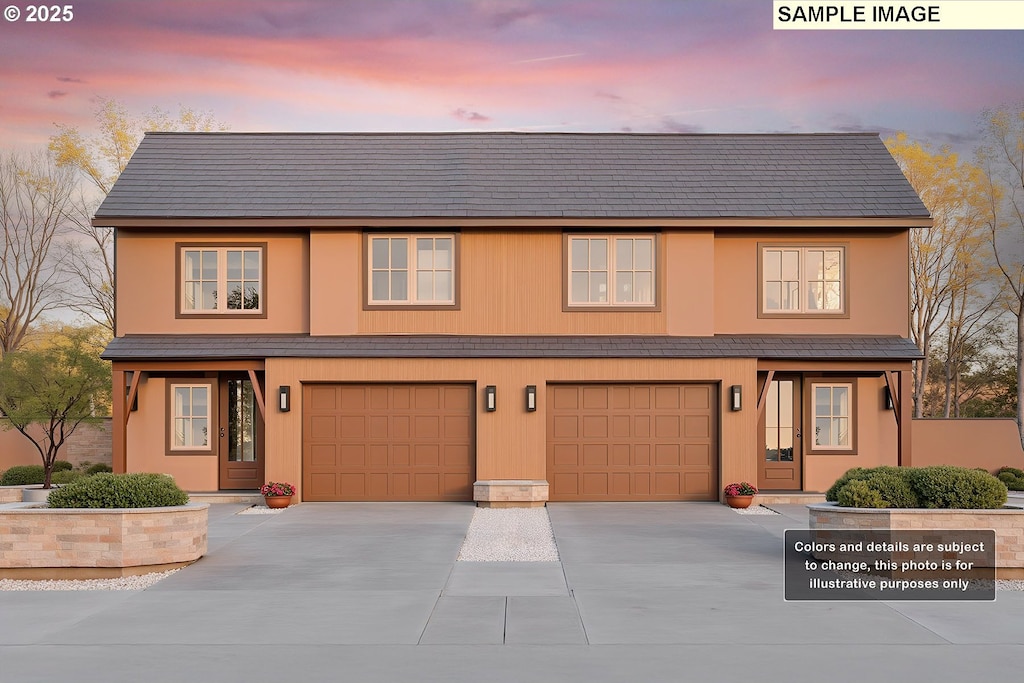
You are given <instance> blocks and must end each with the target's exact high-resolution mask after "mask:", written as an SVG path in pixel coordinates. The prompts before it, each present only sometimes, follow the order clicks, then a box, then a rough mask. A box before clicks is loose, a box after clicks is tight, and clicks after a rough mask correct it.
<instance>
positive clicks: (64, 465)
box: [53, 460, 75, 472]
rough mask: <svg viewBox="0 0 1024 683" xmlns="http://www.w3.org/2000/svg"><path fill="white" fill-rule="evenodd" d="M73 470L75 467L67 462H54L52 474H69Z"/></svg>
mask: <svg viewBox="0 0 1024 683" xmlns="http://www.w3.org/2000/svg"><path fill="white" fill-rule="evenodd" d="M73 469H75V466H74V465H72V464H71V463H69V462H68V461H67V460H54V461H53V471H54V472H70V471H71V470H73Z"/></svg>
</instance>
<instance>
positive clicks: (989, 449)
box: [913, 418, 1024, 472]
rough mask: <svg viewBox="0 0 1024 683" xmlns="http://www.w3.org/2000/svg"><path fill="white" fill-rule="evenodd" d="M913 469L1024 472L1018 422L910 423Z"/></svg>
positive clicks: (1023, 454) (959, 420)
mask: <svg viewBox="0 0 1024 683" xmlns="http://www.w3.org/2000/svg"><path fill="white" fill-rule="evenodd" d="M913 425H914V447H913V465H914V467H924V466H926V465H959V466H960V467H984V468H985V469H986V470H988V471H989V472H995V471H996V470H998V469H999V468H1000V467H1004V466H1010V467H1016V468H1018V469H1024V451H1022V450H1021V447H1020V436H1019V433H1018V432H1017V422H1016V420H1013V419H1011V418H991V419H976V420H971V419H962V418H961V419H956V420H937V419H923V420H913Z"/></svg>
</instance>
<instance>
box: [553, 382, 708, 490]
mask: <svg viewBox="0 0 1024 683" xmlns="http://www.w3.org/2000/svg"><path fill="white" fill-rule="evenodd" d="M547 396H548V425H547V427H548V453H547V456H548V457H547V461H548V462H547V465H548V484H549V486H550V496H551V500H717V498H718V408H717V406H718V400H717V396H718V391H717V388H716V387H715V385H712V384H644V385H617V384H612V385H603V384H581V385H578V384H574V385H558V384H555V385H549V386H548V392H547Z"/></svg>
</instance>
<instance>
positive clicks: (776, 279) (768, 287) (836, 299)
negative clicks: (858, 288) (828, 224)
mask: <svg viewBox="0 0 1024 683" xmlns="http://www.w3.org/2000/svg"><path fill="white" fill-rule="evenodd" d="M845 258H846V250H845V249H844V248H843V247H838V246H836V247H833V246H824V247H788V246H786V247H781V246H780V247H762V249H761V290H762V293H761V310H762V312H764V313H769V314H772V313H780V314H786V313H790V314H816V313H818V314H841V313H845V312H846V301H845V299H846V296H845V293H844V290H845V285H846V266H845V264H844V261H845Z"/></svg>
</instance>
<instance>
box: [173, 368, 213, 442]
mask: <svg viewBox="0 0 1024 683" xmlns="http://www.w3.org/2000/svg"><path fill="white" fill-rule="evenodd" d="M170 394H171V450H172V451H175V450H181V451H199V450H210V449H211V445H210V394H211V385H209V384H172V385H171V391H170Z"/></svg>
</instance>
